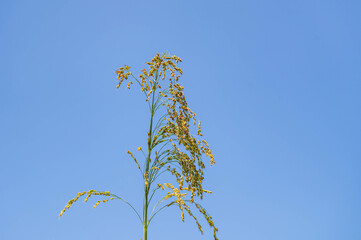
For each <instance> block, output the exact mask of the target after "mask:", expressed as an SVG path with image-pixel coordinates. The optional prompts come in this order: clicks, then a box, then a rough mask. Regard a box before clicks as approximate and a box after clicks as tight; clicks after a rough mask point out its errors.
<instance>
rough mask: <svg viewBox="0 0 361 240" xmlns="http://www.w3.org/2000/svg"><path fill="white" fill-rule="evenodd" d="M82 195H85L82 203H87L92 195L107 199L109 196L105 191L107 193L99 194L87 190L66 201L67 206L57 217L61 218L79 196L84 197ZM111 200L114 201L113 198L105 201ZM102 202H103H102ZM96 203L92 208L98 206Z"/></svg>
mask: <svg viewBox="0 0 361 240" xmlns="http://www.w3.org/2000/svg"><path fill="white" fill-rule="evenodd" d="M84 195H87V196H86V198H85V199H84V202H87V201H88V199H89V198H90V197H91V196H92V195H94V196H106V197H109V196H110V195H111V194H110V192H108V191H107V192H99V191H95V190H89V191H86V192H79V193H78V195H77V196H76V197H75V198H73V199H71V200H69V201H68V204H67V205H66V206H65V207H64V209H63V210H62V211H61V212H60V214H59V217H61V216H62V215H63V214H64V212H65V211H66V210H68V209H69V208H70V207H71V205H72V204H73V203H75V202H76V201H77V200H78V199H79V198H80V197H81V196H84ZM113 199H114V198H109V199H107V200H106V201H108V200H113ZM103 201H105V200H103ZM106 201H105V202H106ZM98 202H99V201H98ZM98 202H97V203H96V204H95V205H94V208H95V207H96V206H97V205H98V204H99V203H98Z"/></svg>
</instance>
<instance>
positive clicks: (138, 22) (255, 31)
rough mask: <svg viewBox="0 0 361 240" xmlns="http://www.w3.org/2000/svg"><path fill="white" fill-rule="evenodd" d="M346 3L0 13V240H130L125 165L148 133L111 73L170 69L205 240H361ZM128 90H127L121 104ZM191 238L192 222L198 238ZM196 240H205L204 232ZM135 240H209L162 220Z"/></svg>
mask: <svg viewBox="0 0 361 240" xmlns="http://www.w3.org/2000/svg"><path fill="white" fill-rule="evenodd" d="M360 12H361V2H360V1H331V0H329V1H317V0H316V1H315V0H312V1H311V0H303V1H255V0H252V1H45V0H44V1H1V3H0V53H1V54H0V72H1V77H0V79H1V88H0V161H1V168H0V193H1V194H0V209H1V213H0V239H6V240H13V239H36V240H43V239H44V240H60V239H69V240H73V239H89V240H93V239H94V240H95V239H140V238H141V230H142V229H141V226H140V224H139V222H138V219H137V218H136V216H135V215H133V213H132V211H131V210H130V209H129V208H127V207H126V206H125V205H123V204H121V203H120V202H110V203H108V204H104V205H103V206H99V207H98V208H97V209H96V210H94V209H93V208H92V205H91V204H90V203H84V202H79V203H78V204H76V205H75V206H73V207H72V208H71V209H70V210H69V211H68V212H66V213H65V214H64V216H63V217H62V218H60V219H58V214H59V212H60V210H61V209H62V208H63V207H64V205H65V204H66V202H67V201H68V200H69V199H71V198H72V197H73V196H74V195H75V194H76V193H77V192H79V191H86V190H88V189H99V190H111V191H112V192H115V193H118V194H119V195H121V196H124V198H126V199H127V200H129V201H131V202H134V204H135V206H137V207H138V208H139V207H140V206H141V202H142V183H141V179H140V176H139V174H138V172H137V169H136V167H135V165H134V163H133V162H132V160H131V159H129V157H128V156H127V155H126V150H128V149H130V150H133V149H135V148H136V147H138V146H144V145H145V142H146V131H147V126H148V121H149V115H148V113H147V111H146V110H147V107H146V104H145V102H144V99H143V98H142V97H141V96H140V94H139V93H138V92H137V91H128V90H127V89H125V88H121V89H116V84H117V82H116V76H115V72H114V71H115V70H116V69H117V68H118V67H120V66H123V65H124V64H128V65H130V66H133V69H134V71H136V70H139V69H141V68H143V67H144V63H145V62H146V61H149V60H150V59H151V58H152V57H153V56H154V55H155V54H156V53H157V52H164V51H169V52H170V53H171V54H175V55H177V56H179V57H181V58H182V59H183V63H182V68H183V71H184V75H183V78H182V81H183V85H184V86H185V94H186V96H187V98H188V103H189V106H190V107H191V108H192V109H193V110H194V111H195V112H196V113H197V114H198V117H199V119H200V120H201V121H202V126H203V129H204V134H205V137H206V139H207V140H208V142H209V144H210V145H211V147H212V148H213V152H214V154H215V158H216V165H215V166H214V167H211V168H210V167H208V168H207V170H206V178H207V180H206V181H205V186H206V188H207V189H211V190H213V191H214V194H212V195H210V196H208V198H207V199H205V200H204V205H205V206H206V207H207V209H208V211H209V212H210V213H211V215H212V216H213V218H214V220H215V223H216V225H217V226H218V227H219V229H220V231H219V237H220V239H247V240H283V239H284V240H289V239H296V240H298V239H300V240H304V239H308V240H316V239H317V240H320V239H325V240H326V239H327V240H334V239H335V240H336V239H348V240H356V239H361V228H360V225H361V205H360V202H361V111H360V110H361V94H360V92H361V45H360V42H361V31H360V22H361V15H360ZM134 90H135V89H134ZM203 223H204V222H203ZM205 230H208V228H207V227H205ZM149 239H157V240H163V239H164V240H165V239H172V240H177V239H211V231H206V233H205V234H204V236H201V235H200V233H199V232H198V230H197V227H196V225H195V224H194V223H193V222H192V220H191V219H190V218H187V217H186V221H185V223H182V222H181V221H180V218H179V213H178V211H177V210H176V209H169V210H167V211H165V212H163V213H162V214H160V215H158V218H156V220H155V221H154V223H153V225H151V226H150V230H149Z"/></svg>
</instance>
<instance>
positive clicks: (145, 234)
mask: <svg viewBox="0 0 361 240" xmlns="http://www.w3.org/2000/svg"><path fill="white" fill-rule="evenodd" d="M157 79H158V71H157V73H156V76H155V82H154V85H153V86H152V87H154V90H153V93H152V105H151V110H150V126H149V132H148V156H147V158H146V166H145V171H144V174H145V175H144V180H145V183H144V202H143V240H147V238H148V203H149V202H148V195H149V189H150V184H151V183H150V181H149V164H150V157H151V153H152V137H153V136H152V135H153V117H154V109H155V106H154V95H155V91H156V87H157V85H156V83H157Z"/></svg>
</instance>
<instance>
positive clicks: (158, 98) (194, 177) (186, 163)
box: [59, 53, 218, 240]
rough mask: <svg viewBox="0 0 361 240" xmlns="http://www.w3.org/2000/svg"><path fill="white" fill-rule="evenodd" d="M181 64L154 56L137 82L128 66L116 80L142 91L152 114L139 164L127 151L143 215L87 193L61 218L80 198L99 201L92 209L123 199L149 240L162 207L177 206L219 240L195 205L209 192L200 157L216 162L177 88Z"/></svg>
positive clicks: (174, 58)
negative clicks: (139, 182) (170, 179)
mask: <svg viewBox="0 0 361 240" xmlns="http://www.w3.org/2000/svg"><path fill="white" fill-rule="evenodd" d="M180 62H182V60H181V59H180V58H179V57H177V56H170V55H169V54H162V55H160V54H159V53H158V54H157V55H156V56H155V57H154V58H153V59H152V60H151V61H150V62H147V65H148V70H147V69H143V70H142V71H141V72H142V73H141V74H140V75H139V76H138V77H136V76H134V75H133V74H132V73H131V72H130V67H129V66H127V65H125V66H124V67H121V68H120V69H119V70H117V71H116V74H117V76H118V77H117V79H118V81H119V83H118V85H117V88H119V87H120V85H121V84H123V82H124V81H128V83H127V88H128V89H130V86H131V85H132V84H133V82H132V81H135V82H136V83H137V84H138V85H139V87H140V90H141V91H142V92H143V94H144V97H145V99H146V102H147V103H148V106H149V111H150V123H149V131H148V134H147V149H145V151H143V149H142V148H141V147H138V149H137V150H138V151H140V152H142V153H143V156H144V158H143V159H142V160H141V161H139V158H138V159H137V158H136V157H135V156H134V154H133V153H132V152H130V151H127V153H128V154H129V155H130V157H131V158H133V159H134V162H135V164H136V165H137V167H138V169H139V171H140V172H141V175H142V177H143V180H144V199H143V211H142V215H140V214H139V213H138V211H137V210H136V209H135V208H134V207H133V205H131V204H130V203H129V202H127V201H125V200H124V199H123V198H121V197H119V196H117V195H115V194H113V193H110V192H107V191H105V192H104V191H96V190H89V191H86V192H80V193H78V195H77V196H76V197H75V198H73V199H71V200H70V201H69V202H68V204H67V205H66V206H65V208H64V209H63V210H62V211H61V212H60V214H59V217H60V216H62V215H63V213H64V212H65V211H66V210H67V209H69V208H70V207H71V205H72V204H73V203H74V202H76V201H77V200H78V199H79V198H80V197H83V196H85V200H84V201H85V202H87V201H88V199H89V198H90V197H91V196H98V197H101V200H99V201H97V202H96V203H95V205H94V208H96V207H97V206H98V205H99V204H100V203H105V202H107V201H110V200H121V201H123V202H125V203H126V204H128V205H129V206H130V207H131V208H132V209H133V210H134V212H135V213H136V214H137V216H138V217H139V220H140V221H141V223H142V226H143V240H147V232H148V226H149V224H150V222H151V221H152V220H153V218H154V216H156V215H157V213H159V212H160V211H161V210H163V209H165V208H168V207H170V206H178V208H179V210H180V212H181V219H182V221H184V212H186V213H187V214H188V215H189V216H190V217H192V218H193V219H194V220H195V222H196V224H197V226H198V229H199V230H200V232H201V233H202V234H203V229H202V226H201V224H200V223H199V221H198V219H197V217H196V216H195V214H194V210H195V211H198V212H199V213H200V214H201V215H203V216H204V218H205V219H206V221H207V222H208V224H209V226H210V227H211V228H213V236H214V239H215V240H217V239H218V238H217V236H216V232H217V231H218V229H217V228H216V227H215V225H214V223H213V220H212V217H211V216H210V215H209V214H208V212H207V211H206V210H205V209H204V208H203V207H202V205H201V204H199V202H198V200H202V199H203V194H204V193H211V192H210V191H208V190H205V189H203V186H202V183H203V180H204V172H203V169H204V168H205V165H204V162H203V157H204V155H205V156H206V157H208V158H209V159H210V164H211V165H213V164H214V163H215V162H214V157H213V154H212V152H211V149H210V148H209V145H208V143H207V142H206V141H205V140H204V139H203V135H202V132H201V123H200V121H198V120H197V119H196V115H195V113H194V112H193V111H192V110H191V109H190V108H189V107H188V104H187V101H186V99H185V96H184V94H183V87H182V86H181V85H180V84H179V78H180V76H181V75H182V74H183V72H182V69H181V68H179V67H178V63H180ZM131 80H132V81H131ZM141 165H142V166H141ZM164 173H169V174H170V175H172V176H174V178H175V181H176V182H177V184H178V186H177V187H176V186H174V185H173V184H171V183H161V182H159V180H160V179H159V176H161V175H162V174H164ZM157 191H162V192H163V193H162V195H161V196H162V197H160V199H158V201H157V202H154V201H155V199H153V196H158V195H159V194H158V195H155V193H156V192H157ZM152 201H153V202H152ZM191 206H192V208H191ZM151 207H153V208H152V211H149V209H150V208H151ZM192 209H193V210H192Z"/></svg>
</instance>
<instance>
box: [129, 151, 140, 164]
mask: <svg viewBox="0 0 361 240" xmlns="http://www.w3.org/2000/svg"><path fill="white" fill-rule="evenodd" d="M138 151H139V148H138ZM127 153H128V154H129V155H130V156H131V157H132V158H133V159H134V162H135V163H136V164H137V166H138V168H139V169H140V165H139V163H138V161H137V159H136V158H135V157H134V155H133V153H132V152H130V151H127Z"/></svg>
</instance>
